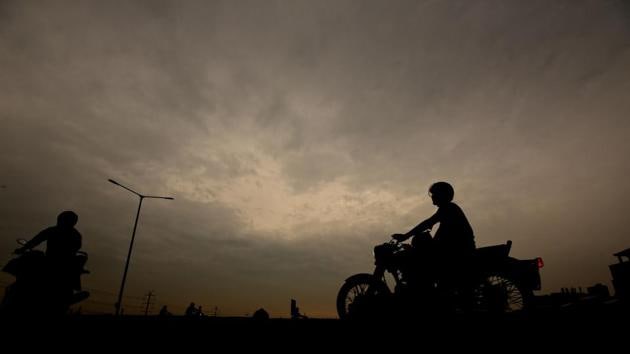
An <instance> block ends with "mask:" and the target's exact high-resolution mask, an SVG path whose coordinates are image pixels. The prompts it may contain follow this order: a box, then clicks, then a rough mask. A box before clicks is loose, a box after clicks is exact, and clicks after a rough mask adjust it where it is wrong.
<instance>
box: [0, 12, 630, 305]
mask: <svg viewBox="0 0 630 354" xmlns="http://www.w3.org/2000/svg"><path fill="white" fill-rule="evenodd" d="M629 38H630V6H629V5H628V2H625V1H622V0H617V1H605V2H604V1H579V2H576V1H569V0H563V1H553V2H548V1H511V0H509V1H506V0H496V1H495V0H493V1H482V2H457V1H338V0H335V1H226V2H221V1H182V2H174V1H173V2H171V1H113V2H112V1H107V2H99V1H93V2H78V1H55V2H54V3H53V2H50V3H39V2H38V3H34V2H33V3H27V2H22V1H0V67H1V68H2V70H1V74H0V122H1V123H2V124H1V129H0V164H1V165H2V169H0V199H1V200H2V203H0V234H1V237H0V254H5V255H7V258H6V259H8V253H9V252H10V251H11V250H13V249H14V248H15V246H16V244H15V239H16V238H27V239H30V238H31V237H33V236H34V235H35V234H36V233H37V232H38V231H39V230H41V229H42V228H44V227H46V226H49V225H51V224H52V223H54V220H55V217H56V215H57V214H58V213H59V211H60V210H75V211H76V212H77V213H78V214H79V215H81V219H80V221H79V223H78V225H77V229H78V230H79V231H80V232H81V234H82V235H83V248H84V249H85V250H86V251H87V252H88V253H89V254H90V260H89V264H88V268H89V269H90V270H91V272H92V273H91V274H90V275H89V276H86V277H84V278H83V284H84V285H85V287H86V288H92V289H100V290H101V291H104V292H111V293H117V291H118V288H119V286H120V279H121V276H122V272H123V268H124V264H125V257H126V253H127V250H128V246H129V241H130V236H131V231H132V227H133V221H134V216H135V212H136V208H137V200H136V199H134V197H133V196H131V195H129V194H128V193H123V192H121V191H120V190H119V189H117V188H116V187H115V186H112V185H111V184H110V183H108V182H107V179H109V178H112V179H115V180H117V181H119V182H121V183H124V184H125V185H129V186H131V187H133V188H134V189H137V190H139V191H140V192H144V191H146V192H151V193H155V194H157V195H169V196H173V197H175V198H176V200H174V201H172V202H168V203H150V204H149V203H147V205H144V206H143V208H142V216H141V218H140V225H139V226H138V232H137V235H136V240H135V245H134V255H133V259H132V261H131V264H130V268H129V274H128V279H127V285H126V288H125V295H128V296H136V297H138V299H137V306H138V313H141V312H142V311H144V309H145V308H144V306H142V305H141V304H142V301H143V298H142V297H143V295H144V294H146V293H147V292H148V291H150V290H155V292H156V294H158V302H157V304H158V305H160V306H161V305H163V304H168V305H169V309H171V311H172V312H173V313H181V312H183V310H184V309H185V306H186V305H187V304H188V303H190V302H191V300H192V299H194V301H195V303H197V304H202V305H203V307H204V308H208V309H211V308H214V306H219V308H221V312H222V313H224V314H234V315H241V314H244V313H249V314H252V313H253V312H254V311H255V310H256V309H259V308H264V309H265V310H266V311H268V313H269V315H270V316H271V317H275V316H281V315H283V316H288V315H289V314H288V313H287V306H288V305H287V304H288V303H289V301H290V299H292V298H294V299H298V300H299V303H300V308H301V310H302V311H303V312H305V313H307V314H308V315H309V317H334V316H335V315H336V314H335V295H336V292H337V290H338V288H339V286H340V285H341V284H342V282H343V281H344V280H345V277H346V276H347V275H349V274H354V273H356V272H359V271H364V270H366V269H369V267H370V266H371V265H372V264H373V258H372V254H371V252H370V251H371V250H372V248H373V246H374V245H376V244H380V243H382V242H385V241H387V240H388V238H389V235H391V234H392V233H397V232H405V231H407V230H409V228H411V227H413V226H414V225H415V223H416V222H417V221H418V220H421V219H423V218H425V217H427V216H430V215H431V214H433V212H434V211H435V207H434V206H433V205H431V200H430V198H428V197H427V188H428V187H429V186H430V184H431V183H433V182H435V181H438V180H445V181H449V182H452V183H453V184H454V185H455V186H456V187H457V191H456V195H455V201H456V202H457V204H458V205H459V206H461V207H462V209H463V210H464V211H465V212H466V216H467V217H468V219H469V221H470V223H471V225H472V227H473V229H474V231H475V241H476V243H477V246H480V247H481V246H486V245H492V244H502V243H505V242H506V241H507V240H512V241H513V243H514V248H513V255H514V256H516V257H519V258H534V257H542V258H543V259H544V261H545V268H544V269H542V271H541V276H542V285H543V292H550V291H556V290H557V289H560V288H561V287H570V286H574V285H583V286H590V285H592V284H595V283H600V282H603V283H606V284H610V273H609V270H608V265H609V264H612V263H614V262H615V258H614V257H613V256H612V254H613V253H615V252H618V251H619V250H622V249H626V248H628V247H629V246H630V245H629V242H630V241H629V240H630V238H629V237H628V234H627V230H626V227H625V224H626V222H625V221H626V219H627V217H626V214H627V205H629V204H630V182H628V178H627V175H628V172H630V171H629V169H630V167H629V164H628V162H627V161H628V157H627V154H628V151H630V143H629V142H628V139H627V136H628V135H629V133H630V120H629V119H628V114H629V113H630V101H629V100H628V99H627V95H628V92H629V90H630V86H629V83H630V50H629V48H630V39H629ZM6 259H5V261H6ZM5 261H2V262H3V263H4V262H5ZM0 281H3V282H4V281H6V282H8V281H10V279H9V277H8V276H7V275H5V274H2V275H0ZM92 294H93V296H94V299H95V301H110V299H111V297H110V295H107V296H105V295H103V296H102V297H101V298H99V297H98V296H99V295H98V293H96V292H93V293H92ZM113 299H115V296H114V297H113ZM125 304H129V309H128V310H129V311H135V310H133V306H135V305H136V303H134V302H133V301H132V299H130V300H125ZM178 304H179V305H180V308H177V307H176V305H178ZM87 306H88V305H87V304H86V305H84V307H83V309H84V310H85V309H87ZM94 306H97V305H96V304H94ZM98 306H100V305H98ZM99 309H101V307H99ZM158 309H159V307H156V308H155V310H154V311H155V312H157V310H158ZM113 310H114V308H113V302H112V306H111V308H110V309H109V311H111V312H113Z"/></svg>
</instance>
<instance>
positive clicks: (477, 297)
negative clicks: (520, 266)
mask: <svg viewBox="0 0 630 354" xmlns="http://www.w3.org/2000/svg"><path fill="white" fill-rule="evenodd" d="M530 297H531V292H527V291H524V290H522V289H521V288H520V287H519V286H518V284H517V283H515V282H514V281H512V280H511V279H509V278H507V277H505V276H502V275H498V274H494V275H491V276H488V277H486V278H484V279H483V280H482V282H481V283H480V284H479V285H478V286H477V287H476V288H475V290H474V305H473V311H475V312H486V313H499V314H503V313H517V312H520V311H523V310H525V309H526V307H527V305H528V304H529V300H530Z"/></svg>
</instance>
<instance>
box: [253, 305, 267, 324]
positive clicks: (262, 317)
mask: <svg viewBox="0 0 630 354" xmlns="http://www.w3.org/2000/svg"><path fill="white" fill-rule="evenodd" d="M252 318H253V319H254V320H256V321H266V320H268V319H269V313H267V311H265V309H264V308H262V307H261V308H259V309H258V310H256V312H254V315H253V316H252Z"/></svg>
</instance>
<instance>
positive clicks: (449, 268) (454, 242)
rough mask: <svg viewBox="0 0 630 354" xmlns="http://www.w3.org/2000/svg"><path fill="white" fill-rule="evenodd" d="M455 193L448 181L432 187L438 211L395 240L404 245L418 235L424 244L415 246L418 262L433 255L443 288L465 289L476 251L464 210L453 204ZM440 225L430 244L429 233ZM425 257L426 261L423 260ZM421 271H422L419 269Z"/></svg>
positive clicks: (430, 193)
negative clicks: (428, 240)
mask: <svg viewBox="0 0 630 354" xmlns="http://www.w3.org/2000/svg"><path fill="white" fill-rule="evenodd" d="M454 195H455V191H454V189H453V187H452V186H451V185H450V184H449V183H447V182H436V183H434V184H433V185H431V187H430V188H429V196H430V197H431V200H432V201H433V204H434V205H435V206H437V207H438V210H437V211H436V212H435V214H433V215H432V216H431V217H429V218H428V219H426V220H424V221H422V222H421V223H419V224H418V225H417V226H415V227H414V228H412V229H411V230H409V231H408V232H407V233H405V234H394V235H392V238H394V239H395V240H397V241H399V242H402V241H405V240H407V239H408V238H410V237H412V236H419V237H420V238H421V240H422V241H421V242H416V240H415V238H414V241H413V242H412V245H413V246H414V248H416V250H415V254H416V255H415V257H416V258H418V259H417V260H416V263H418V262H419V263H420V264H423V265H426V263H427V261H426V257H427V255H428V254H430V258H431V262H432V263H434V266H433V267H434V268H435V270H436V271H437V278H438V279H439V280H438V281H439V282H441V283H442V284H441V285H442V287H443V288H444V289H453V288H456V287H459V288H460V289H461V288H466V287H465V286H462V285H464V284H465V283H466V280H467V279H468V274H467V271H466V270H467V269H468V268H469V267H468V266H469V264H470V263H469V262H470V260H471V258H472V256H473V253H474V251H475V236H474V233H473V229H472V227H471V226H470V223H469V222H468V219H467V218H466V215H465V214H464V212H463V211H462V209H461V208H460V207H459V206H458V205H457V204H455V203H453V197H454ZM437 223H439V224H440V226H439V228H438V230H437V231H436V232H435V236H434V237H433V239H432V241H430V242H427V240H426V239H425V238H426V237H427V235H428V234H427V233H426V231H427V230H430V229H432V228H433V226H434V225H435V224H437ZM421 258H425V259H421ZM418 271H419V272H422V269H420V270H418Z"/></svg>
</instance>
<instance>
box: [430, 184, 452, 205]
mask: <svg viewBox="0 0 630 354" xmlns="http://www.w3.org/2000/svg"><path fill="white" fill-rule="evenodd" d="M429 196H430V197H431V199H433V202H434V204H436V205H437V204H441V203H448V202H451V201H452V200H453V197H454V196H455V190H454V189H453V186H451V185H450V184H448V183H447V182H435V183H433V184H432V185H431V187H430V188H429Z"/></svg>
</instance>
